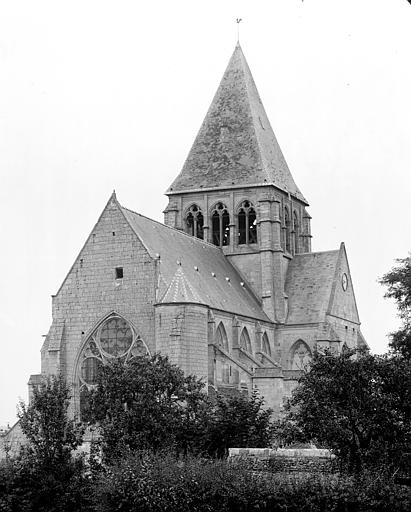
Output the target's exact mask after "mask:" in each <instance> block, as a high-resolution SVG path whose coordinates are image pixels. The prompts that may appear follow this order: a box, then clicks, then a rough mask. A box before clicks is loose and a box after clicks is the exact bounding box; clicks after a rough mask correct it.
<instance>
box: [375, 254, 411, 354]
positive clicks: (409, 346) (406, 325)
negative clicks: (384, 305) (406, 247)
mask: <svg viewBox="0 0 411 512" xmlns="http://www.w3.org/2000/svg"><path fill="white" fill-rule="evenodd" d="M397 263H398V266H396V267H394V268H393V269H391V270H390V271H389V272H387V274H385V275H384V276H383V277H382V279H381V280H380V282H381V284H383V285H384V286H386V287H387V288H388V289H387V292H386V294H385V297H387V298H390V299H394V300H395V302H396V304H397V307H398V312H399V317H400V318H401V320H402V326H401V327H400V329H398V331H396V332H394V333H391V342H390V348H391V349H392V351H393V352H394V353H396V354H399V355H401V356H402V357H405V358H406V359H408V360H410V359H411V256H408V258H404V259H398V260H397Z"/></svg>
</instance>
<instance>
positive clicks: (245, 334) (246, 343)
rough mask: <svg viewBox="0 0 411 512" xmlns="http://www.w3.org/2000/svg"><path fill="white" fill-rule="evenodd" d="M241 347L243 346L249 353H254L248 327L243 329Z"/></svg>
mask: <svg viewBox="0 0 411 512" xmlns="http://www.w3.org/2000/svg"><path fill="white" fill-rule="evenodd" d="M240 348H242V349H243V350H245V351H246V352H248V353H249V354H252V353H253V351H252V349H251V341H250V336H249V334H248V331H247V328H246V327H244V329H243V330H242V331H241V336H240Z"/></svg>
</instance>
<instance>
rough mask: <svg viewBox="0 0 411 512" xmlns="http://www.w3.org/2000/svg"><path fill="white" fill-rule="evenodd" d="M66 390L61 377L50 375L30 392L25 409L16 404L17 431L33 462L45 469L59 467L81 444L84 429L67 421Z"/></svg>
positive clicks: (67, 398)
mask: <svg viewBox="0 0 411 512" xmlns="http://www.w3.org/2000/svg"><path fill="white" fill-rule="evenodd" d="M70 398H71V396H70V389H69V387H68V386H67V384H66V381H65V379H64V377H63V376H62V375H57V376H55V375H52V376H50V377H47V378H45V379H44V380H43V382H42V383H41V384H40V386H39V387H34V388H33V398H32V401H31V403H30V404H29V405H26V404H25V403H24V402H23V401H21V402H20V403H19V407H18V413H17V415H18V418H19V420H20V425H21V429H22V431H23V433H24V435H25V436H26V438H27V440H28V442H29V444H28V446H27V448H26V449H27V450H29V451H30V452H32V454H33V455H34V457H35V458H36V460H37V462H38V463H39V464H41V465H44V466H46V467H50V466H53V465H61V464H63V463H65V462H67V461H69V460H70V459H71V454H72V452H73V450H75V449H76V448H77V447H78V446H80V444H81V443H82V437H83V433H84V428H83V427H82V426H81V425H80V423H78V422H76V421H75V420H74V419H69V418H68V416H67V409H68V406H69V403H70Z"/></svg>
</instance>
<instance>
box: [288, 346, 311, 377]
mask: <svg viewBox="0 0 411 512" xmlns="http://www.w3.org/2000/svg"><path fill="white" fill-rule="evenodd" d="M310 361H311V350H310V349H309V347H308V345H307V344H306V343H305V342H304V341H303V340H298V341H297V342H296V343H295V344H294V346H293V348H292V350H291V369H292V370H304V369H305V367H306V366H307V365H308V364H309V363H310Z"/></svg>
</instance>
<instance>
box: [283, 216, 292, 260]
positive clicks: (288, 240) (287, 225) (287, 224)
mask: <svg viewBox="0 0 411 512" xmlns="http://www.w3.org/2000/svg"><path fill="white" fill-rule="evenodd" d="M284 224H285V250H286V251H288V252H291V222H290V215H289V213H288V209H287V208H284Z"/></svg>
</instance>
